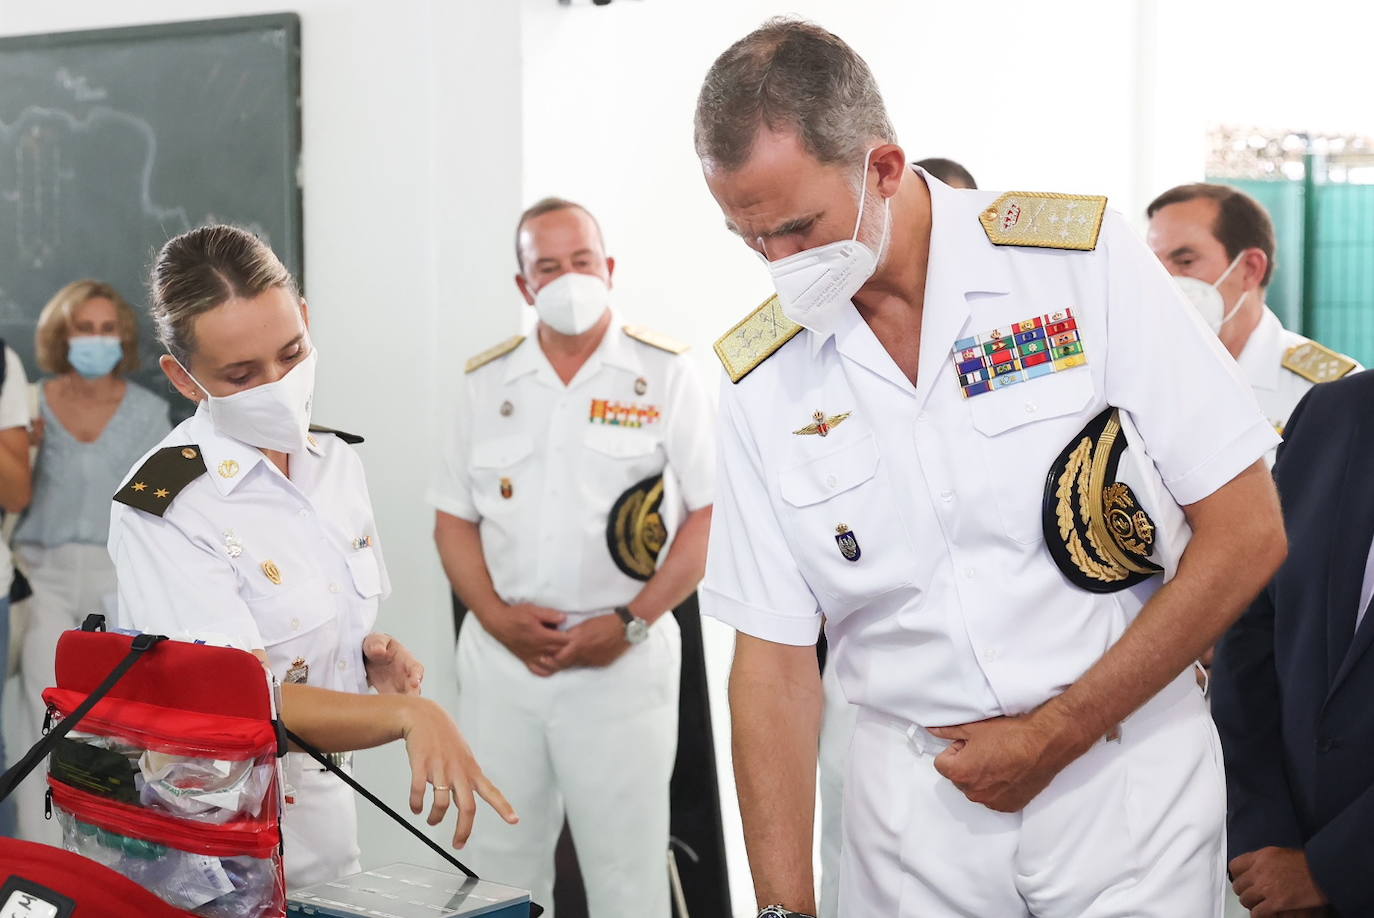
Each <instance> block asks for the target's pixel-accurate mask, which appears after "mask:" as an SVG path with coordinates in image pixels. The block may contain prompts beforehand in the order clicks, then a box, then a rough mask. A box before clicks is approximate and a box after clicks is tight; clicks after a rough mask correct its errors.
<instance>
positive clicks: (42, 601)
mask: <svg viewBox="0 0 1374 918" xmlns="http://www.w3.org/2000/svg"><path fill="white" fill-rule="evenodd" d="M18 552H19V556H20V559H21V561H22V562H23V565H24V568H25V570H26V572H27V574H28V578H29V583H30V585H31V586H32V587H33V596H31V597H30V598H29V599H28V607H29V618H28V627H27V628H26V629H25V631H24V639H23V643H22V644H21V645H20V651H19V693H18V694H19V697H18V699H17V701H18V706H17V709H12V710H15V711H16V713H17V716H16V718H15V723H14V725H13V727H12V728H11V727H9V726H8V725H7V727H6V729H7V733H8V738H7V744H8V748H9V749H10V750H11V753H10V754H11V755H12V756H15V757H17V756H18V755H19V754H20V753H22V752H24V751H27V750H28V748H29V747H30V746H32V745H33V744H34V743H36V742H38V740H39V738H40V736H41V735H42V729H43V717H44V714H45V713H46V711H47V706H46V705H45V704H44V703H43V690H44V689H47V688H51V687H52V686H53V685H55V684H56V682H57V677H56V675H55V674H54V664H55V661H56V658H57V639H58V638H59V637H61V636H62V632H64V631H70V630H71V629H73V628H80V627H81V623H82V621H84V620H85V618H86V616H87V615H89V614H90V613H92V612H100V613H103V614H104V615H105V616H106V617H107V618H108V617H110V616H111V614H112V613H113V612H114V593H115V572H114V563H113V562H112V561H111V560H110V555H109V552H108V551H106V549H105V546H104V545H84V544H81V543H77V542H71V543H68V544H66V545H57V546H54V547H52V548H43V547H41V546H38V545H20V546H18ZM46 771H47V769H46V768H39V769H37V770H36V771H35V773H34V774H33V775H31V776H30V777H29V778H28V779H27V780H25V781H24V783H23V784H21V785H19V788H18V789H17V790H16V791H15V794H14V796H15V801H16V805H17V807H18V817H19V819H18V833H19V837H20V838H24V839H27V840H29V841H34V842H42V843H44V844H49V845H56V846H58V847H61V845H62V833H61V831H60V829H59V828H58V825H57V821H56V820H45V819H44V818H43V795H44V793H45V792H46V791H47V789H48V784H47V781H46V780H45V774H46Z"/></svg>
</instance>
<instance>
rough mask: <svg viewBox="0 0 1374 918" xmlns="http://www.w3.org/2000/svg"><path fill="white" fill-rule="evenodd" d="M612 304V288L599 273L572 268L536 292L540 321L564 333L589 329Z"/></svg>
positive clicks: (535, 303)
mask: <svg viewBox="0 0 1374 918" xmlns="http://www.w3.org/2000/svg"><path fill="white" fill-rule="evenodd" d="M610 305H611V288H610V287H608V286H606V282H605V281H604V280H602V279H601V278H599V277H597V276H596V275H595V274H582V273H579V272H577V271H569V272H568V273H567V274H564V275H562V276H560V277H556V278H554V279H553V280H551V281H549V282H548V283H547V284H545V285H544V286H543V287H540V288H539V292H538V293H536V294H535V295H534V309H535V312H537V313H539V321H541V322H543V323H544V324H545V325H547V326H549V328H552V329H553V330H554V331H556V332H558V333H559V334H563V335H580V334H582V333H583V332H585V331H589V330H590V329H591V327H592V326H593V325H595V324H596V323H597V321H598V320H599V319H600V318H601V316H602V315H603V314H604V313H605V312H606V308H607V307H608V306H610Z"/></svg>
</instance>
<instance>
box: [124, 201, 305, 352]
mask: <svg viewBox="0 0 1374 918" xmlns="http://www.w3.org/2000/svg"><path fill="white" fill-rule="evenodd" d="M149 286H150V287H151V288H152V304H151V306H150V309H149V312H151V313H152V317H153V328H154V330H155V331H156V332H157V339H158V341H160V342H162V346H163V347H165V348H166V349H167V353H169V354H171V355H172V356H173V357H175V358H176V359H177V361H178V362H180V363H181V365H182V366H183V367H185V366H188V360H189V358H190V356H191V354H192V353H193V352H194V351H195V347H196V342H195V337H194V335H193V334H192V331H193V329H194V326H195V321H196V319H197V318H199V317H200V316H201V315H204V314H205V313H207V312H209V311H210V310H212V309H214V308H216V307H218V306H222V305H223V304H224V303H227V302H228V301H229V300H231V299H234V298H236V297H238V298H243V299H251V298H252V297H255V296H258V295H260V294H262V293H265V292H267V291H268V290H270V289H272V288H274V287H280V288H282V289H284V290H285V291H286V292H287V293H288V294H290V296H291V297H292V299H296V300H299V299H300V293H299V290H298V288H297V286H296V282H295V280H294V279H293V278H292V277H291V272H289V271H287V270H286V267H285V266H284V265H282V263H281V260H280V259H278V258H277V256H276V254H275V253H274V252H273V251H272V249H271V248H270V247H269V246H268V245H267V243H266V242H263V241H262V240H261V239H259V238H258V237H257V236H255V235H254V234H253V233H251V232H249V231H248V230H245V229H240V228H238V227H236V226H224V225H212V226H202V227H198V228H196V229H193V230H191V231H190V232H188V233H182V234H181V235H180V236H177V237H175V238H174V239H171V240H169V241H168V242H167V244H166V245H164V246H163V247H162V249H161V251H159V252H158V253H157V260H156V261H155V262H154V263H153V271H152V277H151V279H150V282H149Z"/></svg>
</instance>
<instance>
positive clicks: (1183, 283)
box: [1174, 252, 1250, 334]
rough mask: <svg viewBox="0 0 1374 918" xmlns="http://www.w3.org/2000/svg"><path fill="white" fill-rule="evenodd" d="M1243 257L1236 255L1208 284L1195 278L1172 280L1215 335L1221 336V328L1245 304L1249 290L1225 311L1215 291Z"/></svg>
mask: <svg viewBox="0 0 1374 918" xmlns="http://www.w3.org/2000/svg"><path fill="white" fill-rule="evenodd" d="M1244 257H1245V253H1244V252H1239V253H1237V254H1236V257H1235V258H1233V259H1231V264H1230V265H1228V266H1227V268H1226V270H1225V271H1222V272H1221V277H1218V278H1217V279H1216V280H1214V281H1213V282H1212V283H1210V284H1209V283H1207V282H1206V281H1205V280H1199V279H1198V278H1196V277H1175V278H1174V283H1176V284H1178V289H1180V290H1182V291H1183V295H1184V296H1186V297H1187V298H1188V302H1190V303H1192V304H1193V308H1194V309H1196V310H1197V311H1198V315H1200V316H1202V321H1204V322H1206V323H1207V327H1208V328H1210V329H1211V330H1212V331H1213V332H1215V333H1216V334H1221V328H1222V326H1223V325H1225V324H1226V323H1227V322H1230V321H1231V320H1232V319H1233V318H1235V316H1236V312H1237V310H1239V309H1240V307H1241V304H1242V303H1244V302H1245V298H1246V297H1247V296H1249V295H1250V291H1249V290H1247V291H1245V292H1244V293H1242V294H1241V295H1240V299H1238V300H1236V305H1234V306H1232V307H1231V308H1230V309H1227V308H1226V300H1225V298H1224V297H1222V295H1221V291H1220V290H1218V289H1217V288H1218V287H1220V286H1221V283H1222V281H1224V280H1226V278H1228V277H1230V276H1231V272H1232V271H1234V270H1236V265H1238V264H1240V260H1241V259H1242V258H1244Z"/></svg>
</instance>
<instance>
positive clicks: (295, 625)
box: [291, 618, 301, 631]
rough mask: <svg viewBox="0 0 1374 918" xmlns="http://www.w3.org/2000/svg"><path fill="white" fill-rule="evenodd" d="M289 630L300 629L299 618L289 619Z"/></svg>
mask: <svg viewBox="0 0 1374 918" xmlns="http://www.w3.org/2000/svg"><path fill="white" fill-rule="evenodd" d="M291 630H292V631H300V630H301V620H300V619H299V618H293V619H291Z"/></svg>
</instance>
